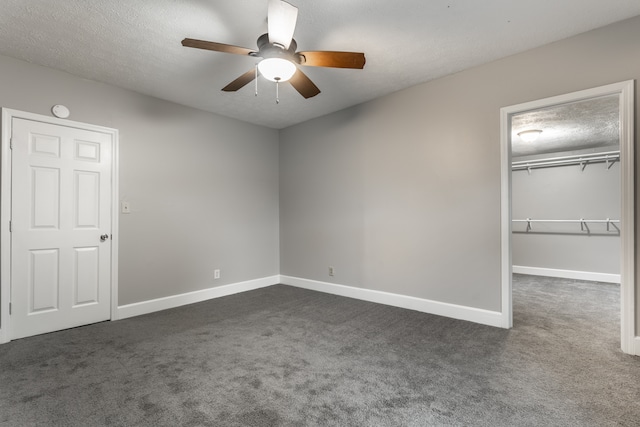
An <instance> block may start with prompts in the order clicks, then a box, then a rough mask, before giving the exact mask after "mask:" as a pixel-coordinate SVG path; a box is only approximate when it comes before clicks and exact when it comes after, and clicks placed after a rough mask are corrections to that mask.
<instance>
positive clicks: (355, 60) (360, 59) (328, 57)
mask: <svg viewBox="0 0 640 427" xmlns="http://www.w3.org/2000/svg"><path fill="white" fill-rule="evenodd" d="M296 55H298V57H301V61H300V65H306V66H310V67H333V68H357V69H363V68H364V64H365V62H366V59H365V57H364V53H359V52H332V51H326V50H325V51H310V52H298V53H297V54H296Z"/></svg>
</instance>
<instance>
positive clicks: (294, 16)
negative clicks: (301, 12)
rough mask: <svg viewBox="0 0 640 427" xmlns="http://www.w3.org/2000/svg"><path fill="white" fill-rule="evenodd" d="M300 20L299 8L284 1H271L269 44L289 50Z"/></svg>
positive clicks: (268, 13)
mask: <svg viewBox="0 0 640 427" xmlns="http://www.w3.org/2000/svg"><path fill="white" fill-rule="evenodd" d="M297 20H298V8H297V7H295V6H293V5H291V4H289V3H287V2H286V1H282V0H269V5H268V10H267V27H268V32H269V42H271V43H277V44H279V45H282V46H283V47H284V49H285V50H287V49H289V45H291V39H293V32H294V31H295V29H296V21H297Z"/></svg>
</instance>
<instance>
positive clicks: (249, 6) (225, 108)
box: [0, 0, 640, 128]
mask: <svg viewBox="0 0 640 427" xmlns="http://www.w3.org/2000/svg"><path fill="white" fill-rule="evenodd" d="M290 2H291V3H292V4H294V5H295V6H297V7H298V8H299V16H298V25H297V28H296V32H295V35H294V37H295V39H296V40H297V42H298V47H299V49H300V50H346V51H361V52H364V53H365V54H366V58H367V64H366V66H365V68H364V70H345V69H328V68H315V67H314V68H312V67H305V68H304V71H305V73H307V75H308V76H309V77H310V78H311V79H312V80H313V81H314V82H315V83H316V84H317V85H318V87H319V88H320V89H321V90H322V93H321V94H320V95H318V96H316V97H314V98H311V99H308V100H305V99H304V98H302V97H301V96H300V95H299V94H298V93H297V92H296V91H295V90H294V89H293V88H291V86H290V85H288V84H284V85H281V86H282V87H281V91H280V104H278V105H276V104H275V84H273V83H268V82H266V81H264V80H263V79H260V88H259V96H258V97H255V96H254V90H253V85H249V86H247V87H245V88H243V89H241V90H240V91H238V92H235V93H226V92H221V91H220V89H221V88H222V87H224V86H225V85H226V84H227V83H229V82H230V81H232V80H234V79H235V78H236V77H237V76H239V75H240V74H242V73H244V72H246V71H247V70H249V69H251V68H252V67H253V66H254V59H252V58H250V57H243V56H237V55H230V54H225V53H218V52H207V51H203V50H199V49H188V48H184V47H182V46H181V45H180V42H181V40H182V39H183V38H185V37H189V38H196V39H204V40H211V41H216V42H220V43H227V44H233V45H239V46H244V47H248V48H252V49H253V48H255V47H256V39H257V38H258V36H260V35H261V34H263V33H264V32H266V27H267V24H266V13H267V0H182V1H177V0H109V1H106V0H57V1H53V0H3V2H2V6H1V8H0V54H3V55H7V56H11V57H14V58H18V59H23V60H26V61H30V62H33V63H36V64H40V65H44V66H48V67H52V68H56V69H59V70H64V71H67V72H69V73H71V74H74V75H76V76H80V77H83V78H87V79H92V80H97V81H101V82H105V83H109V84H113V85H116V86H120V87H123V88H126V89H131V90H135V91H137V92H141V93H144V94H148V95H152V96H155V97H158V98H162V99H167V100H170V101H174V102H177V103H180V104H184V105H188V106H192V107H195V108H200V109H203V110H206V111H211V112H213V113H217V114H221V115H224V116H228V117H234V118H237V119H240V120H244V121H247V122H251V123H256V124H259V125H265V126H269V127H273V128H283V127H287V126H290V125H292V124H296V123H300V122H303V121H305V120H309V119H311V118H314V117H318V116H321V115H325V114H328V113H331V112H333V111H337V110H340V109H343V108H346V107H349V106H351V105H355V104H358V103H361V102H364V101H368V100H371V99H374V98H377V97H379V96H382V95H385V94H388V93H391V92H394V91H397V90H400V89H403V88H407V87H410V86H413V85H415V84H418V83H422V82H425V81H428V80H432V79H435V78H438V77H441V76H444V75H447V74H451V73H454V72H457V71H461V70H463V69H466V68H470V67H472V66H475V65H479V64H483V63H486V62H489V61H492V60H495V59H498V58H502V57H505V56H508V55H511V54H514V53H517V52H521V51H524V50H527V49H531V48H533V47H537V46H541V45H544V44H547V43H550V42H553V41H556V40H560V39H563V38H566V37H569V36H572V35H575V34H578V33H581V32H585V31H588V30H590V29H593V28H597V27H601V26H604V25H606V24H609V23H612V22H616V21H620V20H623V19H625V18H629V17H633V16H636V15H640V1H638V0H607V1H602V0H518V1H514V0H483V1H478V0H448V1H444V0H429V1H425V0H396V1H371V0H349V1H345V0H324V1H311V0H291V1H290Z"/></svg>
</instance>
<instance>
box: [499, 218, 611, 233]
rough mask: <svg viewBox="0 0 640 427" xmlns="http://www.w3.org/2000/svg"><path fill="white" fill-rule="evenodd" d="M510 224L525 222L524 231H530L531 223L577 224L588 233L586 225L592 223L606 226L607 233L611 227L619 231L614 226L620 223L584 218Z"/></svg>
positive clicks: (538, 220) (539, 220)
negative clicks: (525, 228) (525, 227)
mask: <svg viewBox="0 0 640 427" xmlns="http://www.w3.org/2000/svg"><path fill="white" fill-rule="evenodd" d="M511 221H512V222H526V223H527V230H526V231H531V230H532V227H531V223H533V222H547V223H548V222H552V223H579V224H580V231H589V227H588V226H587V223H592V224H607V231H610V227H613V228H615V229H616V231H620V229H619V228H618V227H617V226H616V224H619V223H620V220H619V219H610V218H607V219H584V218H580V219H531V218H527V219H512V220H511Z"/></svg>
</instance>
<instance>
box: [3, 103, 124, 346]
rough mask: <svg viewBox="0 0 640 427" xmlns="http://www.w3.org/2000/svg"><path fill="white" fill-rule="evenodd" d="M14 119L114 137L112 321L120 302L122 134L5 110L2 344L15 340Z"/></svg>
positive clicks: (116, 131) (104, 128)
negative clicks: (12, 305)
mask: <svg viewBox="0 0 640 427" xmlns="http://www.w3.org/2000/svg"><path fill="white" fill-rule="evenodd" d="M13 118H21V119H26V120H32V121H36V122H42V123H49V124H53V125H59V126H67V127H74V128H78V129H83V130H89V131H94V132H100V133H104V134H107V135H110V136H111V141H112V153H111V154H112V159H111V165H112V167H111V177H112V181H111V183H112V188H111V192H112V206H111V218H112V222H111V234H112V235H113V236H114V241H113V242H112V244H111V285H110V288H111V318H113V315H114V312H115V309H114V307H115V305H116V304H117V300H118V243H117V242H118V231H119V228H118V206H119V204H118V174H119V162H118V153H119V149H118V147H119V138H118V130H117V129H112V128H108V127H104V126H98V125H92V124H88V123H81V122H76V121H73V120H66V119H59V118H56V117H49V116H43V115H40V114H34V113H29V112H25V111H18V110H13V109H10V108H2V136H1V138H2V141H1V144H2V147H1V149H0V150H1V151H0V156H1V157H2V160H1V164H0V169H1V170H0V192H1V195H0V344H2V343H6V342H9V340H10V339H9V337H10V336H11V334H10V333H9V330H10V327H11V321H10V316H9V302H10V300H11V235H10V233H9V220H10V219H11V150H10V148H9V144H10V140H11V132H12V119H13Z"/></svg>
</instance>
